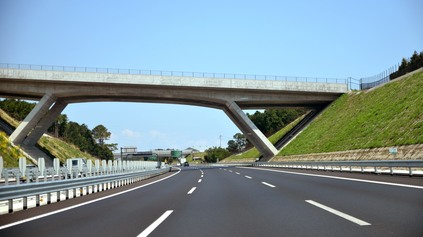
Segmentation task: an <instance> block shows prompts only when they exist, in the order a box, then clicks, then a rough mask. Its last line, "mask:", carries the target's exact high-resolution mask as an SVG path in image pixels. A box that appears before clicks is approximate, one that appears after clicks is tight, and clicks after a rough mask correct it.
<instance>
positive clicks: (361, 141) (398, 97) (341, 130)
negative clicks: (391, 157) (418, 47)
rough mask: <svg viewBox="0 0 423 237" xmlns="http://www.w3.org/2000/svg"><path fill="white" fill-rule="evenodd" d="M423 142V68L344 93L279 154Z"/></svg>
mask: <svg viewBox="0 0 423 237" xmlns="http://www.w3.org/2000/svg"><path fill="white" fill-rule="evenodd" d="M410 144H423V71H420V72H418V73H415V74H413V75H412V76H409V77H406V78H403V79H400V80H395V81H392V82H391V83H388V84H385V85H383V86H382V87H379V88H376V89H373V90H369V91H358V92H351V93H349V94H344V95H342V96H341V97H340V98H339V99H338V100H336V101H335V102H333V103H332V104H331V105H330V106H329V107H328V108H327V109H326V110H325V111H324V112H323V113H322V114H321V115H320V116H319V117H317V118H316V119H315V121H313V122H312V123H311V124H310V126H309V127H307V128H306V129H305V130H304V131H303V132H302V133H301V134H300V135H299V136H298V137H297V138H296V139H295V140H294V141H292V142H291V143H290V144H289V145H288V146H287V147H285V148H284V149H283V150H282V151H281V152H280V153H279V155H282V156H284V155H296V154H310V153H321V152H333V151H345V150H354V149H366V148H376V147H390V146H399V145H410Z"/></svg>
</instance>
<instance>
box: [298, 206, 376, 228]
mask: <svg viewBox="0 0 423 237" xmlns="http://www.w3.org/2000/svg"><path fill="white" fill-rule="evenodd" d="M305 201H306V202H308V203H310V204H311V205H314V206H316V207H319V208H321V209H323V210H325V211H328V212H330V213H332V214H335V215H337V216H339V217H342V218H344V219H346V220H349V221H351V222H354V223H356V224H357V225H360V226H365V225H371V224H370V223H368V222H365V221H362V220H360V219H357V218H355V217H353V216H350V215H348V214H345V213H343V212H340V211H337V210H335V209H333V208H330V207H328V206H325V205H323V204H320V203H318V202H315V201H313V200H305Z"/></svg>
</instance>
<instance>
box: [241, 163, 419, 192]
mask: <svg viewBox="0 0 423 237" xmlns="http://www.w3.org/2000/svg"><path fill="white" fill-rule="evenodd" d="M239 168H242V169H255V170H262V171H271V172H279V173H286V174H295V175H303V176H312V177H320V178H329V179H340V180H348V181H354V182H363V183H372V184H382V185H390V186H397V187H404V188H415V189H423V186H417V185H410V184H398V183H389V182H382V181H373V180H367V179H354V178H345V177H336V176H328V175H320V174H305V173H297V172H291V171H283V170H272V169H261V168H255V167H239Z"/></svg>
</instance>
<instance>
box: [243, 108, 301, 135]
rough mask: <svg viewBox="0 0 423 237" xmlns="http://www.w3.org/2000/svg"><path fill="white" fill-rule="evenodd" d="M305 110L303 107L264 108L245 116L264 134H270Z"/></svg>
mask: <svg viewBox="0 0 423 237" xmlns="http://www.w3.org/2000/svg"><path fill="white" fill-rule="evenodd" d="M305 112H306V110H305V109H266V110H265V111H264V112H263V113H262V112H259V111H256V112H255V113H254V114H253V115H249V114H247V116H248V117H249V118H250V119H251V121H252V122H253V123H254V124H255V125H256V126H257V128H258V129H259V130H260V131H261V132H262V133H263V134H264V135H265V136H270V135H272V134H274V133H275V132H277V131H279V130H280V129H282V128H283V127H285V126H286V125H288V124H289V123H291V122H292V121H294V120H295V119H296V118H298V117H299V116H301V115H303V114H304V113H305Z"/></svg>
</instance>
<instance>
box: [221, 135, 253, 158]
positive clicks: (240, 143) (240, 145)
mask: <svg viewBox="0 0 423 237" xmlns="http://www.w3.org/2000/svg"><path fill="white" fill-rule="evenodd" d="M233 138H234V140H229V141H228V148H226V149H227V150H228V151H229V152H231V153H237V152H241V151H243V150H245V148H246V147H247V144H248V142H247V138H245V136H244V134H242V133H237V134H235V135H234V136H233Z"/></svg>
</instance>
